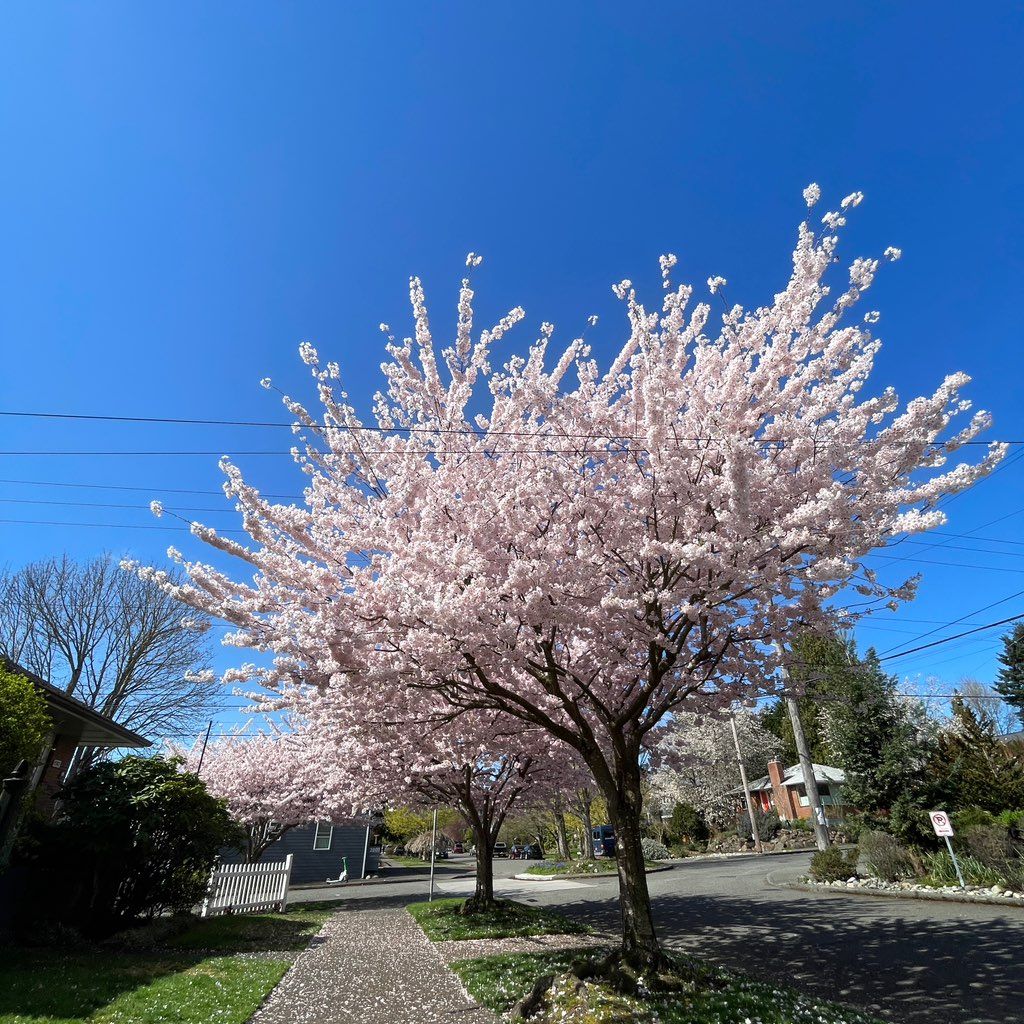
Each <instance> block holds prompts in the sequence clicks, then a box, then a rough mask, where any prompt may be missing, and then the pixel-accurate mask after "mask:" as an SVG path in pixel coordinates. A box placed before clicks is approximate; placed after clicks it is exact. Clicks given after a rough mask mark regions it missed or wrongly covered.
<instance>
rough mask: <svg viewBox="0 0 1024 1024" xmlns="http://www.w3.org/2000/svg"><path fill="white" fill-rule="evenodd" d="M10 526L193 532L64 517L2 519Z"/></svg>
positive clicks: (228, 531) (244, 532)
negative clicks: (72, 519) (86, 521)
mask: <svg viewBox="0 0 1024 1024" xmlns="http://www.w3.org/2000/svg"><path fill="white" fill-rule="evenodd" d="M0 523H4V524H6V525H8V526H73V527H76V528H77V527H79V526H86V527H95V528H96V529H102V530H171V531H174V532H177V533H191V532H192V531H191V530H190V529H189V527H187V526H156V525H149V524H144V523H69V522H67V521H66V520H62V519H0ZM217 533H236V534H240V535H242V536H248V534H247V533H246V531H245V530H217Z"/></svg>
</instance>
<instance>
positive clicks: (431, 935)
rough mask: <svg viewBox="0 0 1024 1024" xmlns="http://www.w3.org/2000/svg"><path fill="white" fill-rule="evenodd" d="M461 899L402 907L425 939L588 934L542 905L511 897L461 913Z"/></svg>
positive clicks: (453, 939)
mask: <svg viewBox="0 0 1024 1024" xmlns="http://www.w3.org/2000/svg"><path fill="white" fill-rule="evenodd" d="M463 902H464V901H463V900H458V899H452V900H434V901H433V903H411V904H410V905H409V906H408V907H407V908H406V909H407V910H408V911H409V913H410V914H412V916H413V917H414V918H415V919H416V923H417V924H418V925H419V926H420V927H421V928H422V929H423V931H424V933H425V934H426V936H427V938H428V939H431V940H432V941H434V942H451V941H458V940H460V939H507V938H511V937H514V936H521V935H588V934H589V933H590V931H591V929H590V927H589V926H588V925H585V924H583V923H581V922H580V921H574V920H573V919H572V918H569V917H565V916H563V915H562V914H556V913H555V912H554V911H553V910H546V909H544V908H543V907H528V906H526V905H525V904H523V903H515V902H513V901H511V900H500V901H498V903H497V905H496V907H495V909H494V910H490V911H486V912H484V913H472V914H463V913H461V908H462V905H463Z"/></svg>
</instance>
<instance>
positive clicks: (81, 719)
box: [0, 654, 152, 747]
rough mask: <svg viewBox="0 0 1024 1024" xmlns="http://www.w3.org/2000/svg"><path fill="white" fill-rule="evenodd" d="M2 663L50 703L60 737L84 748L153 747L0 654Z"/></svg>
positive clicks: (48, 706) (49, 707) (148, 742)
mask: <svg viewBox="0 0 1024 1024" xmlns="http://www.w3.org/2000/svg"><path fill="white" fill-rule="evenodd" d="M0 664H3V666H4V667H5V668H6V669H7V670H8V671H10V672H16V673H18V675H22V676H25V677H26V678H27V679H30V680H31V681H32V682H33V683H34V684H35V686H36V688H37V689H38V690H40V691H41V692H42V695H43V697H44V698H45V700H46V707H47V710H48V711H49V712H50V717H51V718H52V719H53V724H54V727H55V729H56V732H57V734H58V735H61V736H71V737H72V738H73V739H74V740H75V742H76V745H77V746H80V747H149V746H152V743H151V742H150V741H149V740H147V739H146V738H145V737H144V736H140V735H139V734H138V733H136V732H132V731H131V729H126V728H125V727H124V726H123V725H118V724H117V722H115V721H114V720H113V719H112V718H108V717H107V716H106V715H103V714H100V712H98V711H97V710H96V709H95V708H91V707H89V705H88V704H83V703H82V701H80V700H77V699H76V698H75V697H72V696H71V695H70V694H67V693H65V692H64V691H63V690H60V689H58V688H57V687H56V686H54V685H52V684H51V683H48V682H47V681H46V680H45V679H43V678H42V677H41V676H37V675H36V674H35V673H34V672H30V671H29V670H28V669H27V668H22V666H21V665H19V664H18V663H17V662H14V661H11V659H10V658H7V657H4V655H2V654H0Z"/></svg>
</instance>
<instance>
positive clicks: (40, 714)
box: [0, 661, 52, 779]
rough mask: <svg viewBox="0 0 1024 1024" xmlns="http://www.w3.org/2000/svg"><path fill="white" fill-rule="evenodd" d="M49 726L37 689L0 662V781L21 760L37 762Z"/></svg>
mask: <svg viewBox="0 0 1024 1024" xmlns="http://www.w3.org/2000/svg"><path fill="white" fill-rule="evenodd" d="M51 726H52V723H51V721H50V715H49V712H48V711H47V710H46V700H45V698H44V697H43V695H42V694H41V693H40V692H39V690H38V689H37V688H36V686H35V685H34V684H33V683H32V681H31V680H30V679H28V678H26V677H25V676H23V675H21V674H20V673H18V672H15V671H13V670H11V669H8V668H7V667H6V666H5V665H4V663H3V662H2V661H0V779H4V778H6V777H7V776H8V775H10V774H11V772H12V771H13V770H14V769H15V768H16V767H17V766H18V763H19V762H20V761H22V760H25V761H28V762H29V764H30V765H34V764H35V763H36V761H37V760H38V758H39V755H40V753H41V752H42V749H43V741H44V740H45V739H46V735H47V733H49V731H50V729H51Z"/></svg>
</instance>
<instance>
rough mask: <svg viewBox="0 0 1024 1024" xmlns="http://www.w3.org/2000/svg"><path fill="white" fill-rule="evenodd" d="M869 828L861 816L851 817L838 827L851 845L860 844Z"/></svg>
mask: <svg viewBox="0 0 1024 1024" xmlns="http://www.w3.org/2000/svg"><path fill="white" fill-rule="evenodd" d="M867 827H868V826H867V824H866V823H865V821H864V819H863V818H862V817H861V816H860V815H851V816H850V817H849V818H846V819H845V820H844V821H843V822H842V823H841V824H840V825H838V826H837V828H838V829H839V830H840V831H841V832H842V833H843V835H844V836H846V838H847V839H848V840H849V841H850V842H851V843H856V842H859V841H860V837H861V836H862V835H863V834H864V832H865V831H866V830H867Z"/></svg>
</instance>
